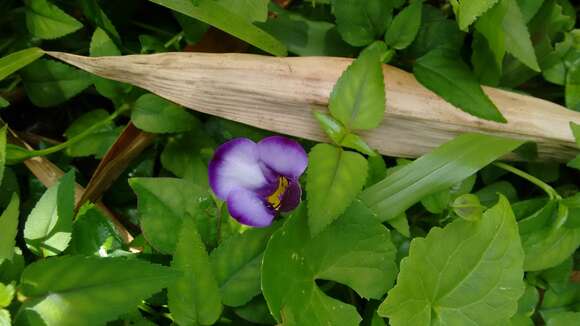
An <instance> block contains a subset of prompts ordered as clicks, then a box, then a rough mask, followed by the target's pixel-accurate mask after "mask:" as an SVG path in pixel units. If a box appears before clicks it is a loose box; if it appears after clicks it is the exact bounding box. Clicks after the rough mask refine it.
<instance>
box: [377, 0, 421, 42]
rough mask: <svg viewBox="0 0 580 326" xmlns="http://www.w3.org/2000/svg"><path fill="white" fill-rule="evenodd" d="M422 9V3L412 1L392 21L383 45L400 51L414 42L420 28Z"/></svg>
mask: <svg viewBox="0 0 580 326" xmlns="http://www.w3.org/2000/svg"><path fill="white" fill-rule="evenodd" d="M422 8H423V1H414V2H412V3H411V4H410V5H409V6H408V7H406V8H405V9H403V10H402V11H401V12H400V13H399V14H398V15H397V16H396V17H395V18H394V19H393V22H392V23H391V26H389V28H388V30H387V33H386V34H385V43H387V45H388V46H390V47H392V48H394V49H397V50H401V49H404V48H406V47H408V46H409V45H410V44H411V43H412V42H413V41H414V40H415V37H416V36H417V33H418V32H419V28H420V27H421V11H422V10H421V9H422Z"/></svg>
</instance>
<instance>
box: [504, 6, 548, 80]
mask: <svg viewBox="0 0 580 326" xmlns="http://www.w3.org/2000/svg"><path fill="white" fill-rule="evenodd" d="M501 1H505V2H506V6H507V11H506V14H505V18H504V20H503V25H502V29H503V31H504V32H505V36H506V41H505V45H506V50H507V52H509V53H511V54H512V55H513V56H514V57H516V58H517V59H518V60H519V61H521V62H522V63H523V64H525V65H526V66H528V67H530V68H531V69H532V70H534V71H538V72H539V71H540V66H539V65H538V59H537V58H536V53H535V50H534V46H533V44H532V40H531V39H530V32H529V31H528V27H527V26H526V22H525V20H524V17H523V16H522V13H521V11H520V8H519V6H518V3H517V2H516V0H501Z"/></svg>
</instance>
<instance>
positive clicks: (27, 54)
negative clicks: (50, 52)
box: [0, 48, 44, 80]
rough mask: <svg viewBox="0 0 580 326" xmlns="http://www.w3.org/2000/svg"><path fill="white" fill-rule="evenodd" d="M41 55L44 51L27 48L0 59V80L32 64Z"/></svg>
mask: <svg viewBox="0 0 580 326" xmlns="http://www.w3.org/2000/svg"><path fill="white" fill-rule="evenodd" d="M43 55H44V51H42V49H39V48H29V49H25V50H20V51H18V52H14V53H10V54H9V55H7V56H5V57H2V58H1V59H0V80H2V79H4V78H6V77H7V76H9V75H10V74H12V73H14V72H15V71H17V70H19V69H21V68H23V67H25V66H27V65H28V64H30V63H32V62H34V61H35V60H36V59H38V58H40V57H42V56H43Z"/></svg>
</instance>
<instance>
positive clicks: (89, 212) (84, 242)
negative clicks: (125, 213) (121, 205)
mask: <svg viewBox="0 0 580 326" xmlns="http://www.w3.org/2000/svg"><path fill="white" fill-rule="evenodd" d="M122 246H123V242H122V239H121V237H120V236H119V234H118V233H117V232H116V231H115V226H114V225H113V224H112V223H111V221H109V220H108V219H107V218H106V217H105V216H103V214H102V213H101V211H100V210H99V209H98V208H97V207H96V206H94V205H93V204H85V205H83V207H81V209H80V211H79V213H78V215H77V217H76V219H75V221H74V224H73V231H72V236H71V242H70V248H69V249H70V251H69V253H73V254H77V255H85V256H89V255H99V256H106V255H108V253H110V252H113V251H115V250H118V249H121V248H122Z"/></svg>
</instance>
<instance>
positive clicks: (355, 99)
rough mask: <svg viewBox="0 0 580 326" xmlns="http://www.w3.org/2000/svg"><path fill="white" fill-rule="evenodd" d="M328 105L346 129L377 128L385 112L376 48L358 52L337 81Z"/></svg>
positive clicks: (381, 75)
mask: <svg viewBox="0 0 580 326" xmlns="http://www.w3.org/2000/svg"><path fill="white" fill-rule="evenodd" d="M328 107H329V109H330V113H331V115H332V116H333V117H334V118H336V119H337V120H338V121H340V122H342V124H343V125H344V126H345V127H346V128H347V129H349V130H354V129H372V128H376V127H377V126H378V125H379V124H380V123H381V122H382V120H383V116H384V114H385V81H384V78H383V69H382V66H381V63H380V61H379V57H378V55H377V54H376V53H375V52H372V51H367V52H363V53H361V55H360V56H359V58H358V59H356V60H355V61H354V62H353V63H352V64H351V65H350V66H349V67H348V68H347V69H346V70H345V71H344V72H343V73H342V75H341V76H340V78H339V79H338V80H337V81H336V84H335V85H334V88H333V89H332V93H331V94H330V98H329V99H328Z"/></svg>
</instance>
